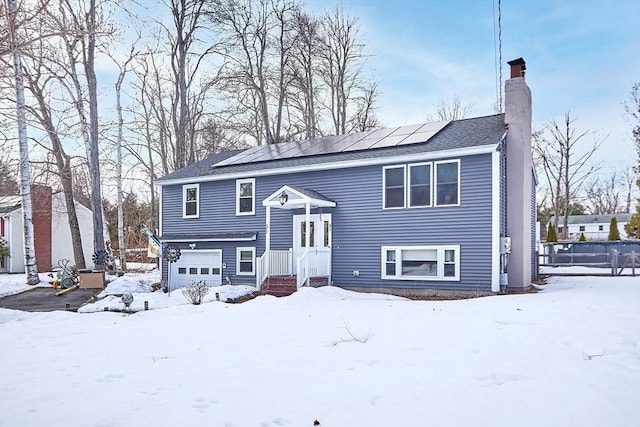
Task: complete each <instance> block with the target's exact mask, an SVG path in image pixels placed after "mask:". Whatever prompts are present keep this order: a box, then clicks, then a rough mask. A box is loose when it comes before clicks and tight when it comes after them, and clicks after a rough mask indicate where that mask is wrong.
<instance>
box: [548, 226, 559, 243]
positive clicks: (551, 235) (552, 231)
mask: <svg viewBox="0 0 640 427" xmlns="http://www.w3.org/2000/svg"><path fill="white" fill-rule="evenodd" d="M557 241H558V233H556V227H554V225H553V223H551V222H550V223H549V228H548V230H547V242H557Z"/></svg>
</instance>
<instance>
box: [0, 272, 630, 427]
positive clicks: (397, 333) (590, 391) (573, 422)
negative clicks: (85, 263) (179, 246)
mask: <svg viewBox="0 0 640 427" xmlns="http://www.w3.org/2000/svg"><path fill="white" fill-rule="evenodd" d="M153 294H155V292H154V293H153ZM176 294H177V295H176ZM142 295H151V294H142ZM174 296H176V297H177V296H179V297H180V298H183V297H182V295H181V293H180V292H172V293H171V298H173V297H174ZM164 298H166V299H168V298H170V297H168V296H167V295H166V294H165V295H164ZM134 304H135V300H134ZM7 311H8V310H0V313H1V314H2V317H3V318H4V319H5V323H3V324H1V325H0V341H1V346H0V347H1V348H2V351H0V378H2V381H0V396H1V397H2V398H0V414H2V415H1V416H0V426H4V425H6V426H13V425H48V426H69V427H73V426H101V425H105V426H106V425H108V426H113V427H117V426H131V425H136V426H142V427H144V426H157V425H166V426H202V425H212V426H223V425H227V426H292V427H297V426H311V425H313V423H314V421H315V420H318V421H319V422H320V426H325V427H337V426H364V425H368V426H407V427H411V426H424V425H434V426H443V427H446V426H492V427H500V426H505V427H506V426H509V427H511V426H519V427H528V426H581V427H588V426H636V425H639V424H640V393H639V392H638V390H640V280H638V278H637V277H636V278H632V277H616V278H610V277H597V278H595V277H580V278H576V277H562V278H552V279H550V280H549V284H548V285H546V286H544V290H543V291H541V292H538V293H535V294H525V295H507V296H494V297H487V298H477V299H469V300H456V301H410V300H405V299H402V298H396V297H390V296H386V295H367V294H357V293H352V292H349V291H345V290H342V289H337V288H332V287H327V288H320V289H303V290H302V291H300V292H298V293H296V294H294V295H292V296H290V297H285V298H275V297H270V296H261V297H257V298H255V299H253V300H250V301H248V302H246V303H243V304H228V303H224V302H213V301H212V302H208V303H204V304H202V305H199V306H194V305H189V304H182V305H179V306H172V307H168V308H166V309H163V310H153V311H142V312H138V313H135V314H132V315H125V314H121V313H103V312H100V313H94V314H77V313H69V312H51V313H21V314H19V315H18V314H13V312H12V313H9V314H7ZM35 384H37V387H34V385H35Z"/></svg>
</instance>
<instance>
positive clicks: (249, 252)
mask: <svg viewBox="0 0 640 427" xmlns="http://www.w3.org/2000/svg"><path fill="white" fill-rule="evenodd" d="M255 272H256V248H253V247H252V248H236V274H237V275H238V276H254V275H255V274H256V273H255Z"/></svg>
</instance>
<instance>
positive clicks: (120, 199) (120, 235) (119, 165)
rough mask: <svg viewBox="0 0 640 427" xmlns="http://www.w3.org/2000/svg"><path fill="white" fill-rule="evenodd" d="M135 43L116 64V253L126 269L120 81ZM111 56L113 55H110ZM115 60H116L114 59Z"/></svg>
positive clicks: (133, 55)
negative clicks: (124, 58) (117, 70)
mask: <svg viewBox="0 0 640 427" xmlns="http://www.w3.org/2000/svg"><path fill="white" fill-rule="evenodd" d="M136 55H137V53H136V50H135V43H133V44H132V45H131V50H130V52H129V56H128V57H127V59H126V60H125V61H124V63H123V64H121V65H120V64H118V68H119V69H120V72H119V73H118V79H117V80H116V85H115V89H116V111H117V113H118V136H117V140H116V181H117V193H118V194H117V198H118V254H119V259H120V269H122V270H126V269H127V247H126V245H125V238H124V196H123V193H122V160H123V157H122V128H123V127H124V119H123V117H122V101H121V93H122V83H123V81H124V79H125V76H126V75H127V71H128V68H127V67H128V66H129V63H130V62H131V61H133V60H134V59H135V57H136ZM112 58H113V57H112ZM116 62H117V61H116Z"/></svg>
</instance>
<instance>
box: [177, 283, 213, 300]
mask: <svg viewBox="0 0 640 427" xmlns="http://www.w3.org/2000/svg"><path fill="white" fill-rule="evenodd" d="M210 290H211V288H210V287H209V285H208V284H207V282H205V281H203V280H201V281H199V282H193V283H192V284H191V285H190V286H186V287H184V288H182V295H184V297H185V298H186V299H187V301H189V302H190V303H191V304H193V305H200V304H202V300H204V297H205V296H206V295H207V294H208V293H209V291H210Z"/></svg>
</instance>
